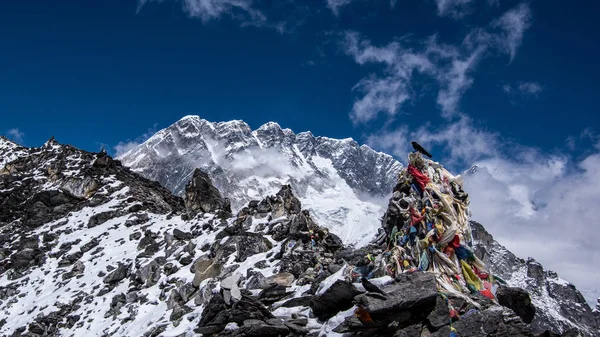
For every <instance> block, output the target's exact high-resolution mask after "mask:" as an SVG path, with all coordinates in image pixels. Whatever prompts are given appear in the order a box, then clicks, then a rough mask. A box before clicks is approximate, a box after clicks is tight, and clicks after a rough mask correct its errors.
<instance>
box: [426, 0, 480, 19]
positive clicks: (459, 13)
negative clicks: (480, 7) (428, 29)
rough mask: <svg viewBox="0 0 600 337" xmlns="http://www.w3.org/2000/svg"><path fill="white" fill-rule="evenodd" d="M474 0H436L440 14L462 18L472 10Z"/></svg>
mask: <svg viewBox="0 0 600 337" xmlns="http://www.w3.org/2000/svg"><path fill="white" fill-rule="evenodd" d="M473 2H474V0H435V3H436V5H437V13H438V15H439V16H450V17H452V18H455V19H460V18H462V17H464V16H466V15H468V14H470V13H471V12H472V8H471V6H472V5H473Z"/></svg>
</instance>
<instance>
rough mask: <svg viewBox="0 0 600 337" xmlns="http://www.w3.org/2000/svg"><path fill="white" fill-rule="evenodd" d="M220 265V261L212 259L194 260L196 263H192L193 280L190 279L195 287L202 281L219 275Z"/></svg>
mask: <svg viewBox="0 0 600 337" xmlns="http://www.w3.org/2000/svg"><path fill="white" fill-rule="evenodd" d="M221 267H222V265H221V263H220V262H213V260H210V259H202V260H199V261H196V263H194V280H193V281H192V284H193V285H194V286H195V287H199V286H200V283H202V281H204V280H206V279H208V278H212V277H217V276H219V274H220V273H221Z"/></svg>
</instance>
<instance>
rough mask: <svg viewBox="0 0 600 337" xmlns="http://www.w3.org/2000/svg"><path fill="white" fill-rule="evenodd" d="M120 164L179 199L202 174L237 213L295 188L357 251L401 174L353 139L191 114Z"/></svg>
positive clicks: (396, 164) (370, 233) (384, 156)
mask: <svg viewBox="0 0 600 337" xmlns="http://www.w3.org/2000/svg"><path fill="white" fill-rule="evenodd" d="M118 159H120V160H121V161H122V162H123V164H124V165H126V166H128V167H130V168H131V169H132V170H134V171H135V172H138V173H140V174H142V175H144V176H146V177H147V178H150V179H153V180H157V181H159V182H160V183H161V184H163V185H164V186H166V187H167V188H169V189H170V190H172V191H173V192H174V193H176V194H181V193H182V191H183V188H184V185H185V183H186V181H187V180H188V179H189V177H190V175H191V172H192V171H193V170H194V169H195V168H200V169H202V170H204V171H206V172H207V173H208V174H209V175H210V177H211V178H212V180H213V181H214V183H215V186H216V187H217V188H218V189H219V190H220V191H221V192H222V193H223V195H224V196H226V197H228V198H230V199H231V202H232V207H233V209H234V210H237V209H240V208H241V207H242V206H243V205H245V204H247V203H248V202H250V201H251V200H257V199H260V198H261V197H262V196H264V195H268V194H273V193H275V192H276V191H277V190H279V188H280V187H281V186H283V185H286V184H290V185H292V188H293V189H294V191H295V193H296V194H297V195H298V197H299V198H300V200H301V201H302V203H303V204H304V205H306V207H307V209H308V210H310V211H311V212H313V214H314V216H315V217H316V218H317V220H318V221H319V222H321V223H323V225H324V226H326V227H328V228H330V229H331V230H333V231H334V232H336V233H337V234H339V235H340V236H341V237H342V238H343V239H344V242H345V243H348V244H350V243H355V244H359V245H364V244H366V243H367V242H368V241H369V240H370V239H371V237H372V236H373V235H374V234H375V232H376V230H377V228H378V227H379V219H378V217H379V216H380V215H381V214H382V213H383V208H384V207H385V206H386V204H387V198H388V197H389V195H390V191H391V190H392V187H393V186H394V184H395V182H396V176H397V173H398V172H399V171H400V170H401V168H402V164H400V163H399V162H398V161H396V160H395V159H394V158H393V157H391V156H390V155H388V154H384V153H381V152H376V151H374V150H372V149H371V148H370V147H368V146H366V145H359V144H358V143H357V142H356V141H354V140H352V139H351V138H347V139H341V140H339V139H333V138H329V137H315V136H314V135H313V134H312V133H311V132H308V131H306V132H301V133H298V134H295V133H294V132H293V131H292V130H291V129H287V128H286V129H283V128H281V126H280V125H279V124H278V123H275V122H269V123H265V124H263V125H261V126H260V127H259V128H257V129H256V130H252V129H251V128H250V126H249V125H248V124H246V123H245V122H243V121H241V120H234V121H227V122H209V121H207V120H204V119H201V118H200V117H198V116H191V115H190V116H185V117H183V118H182V119H180V120H179V121H177V122H176V123H174V124H173V125H171V126H169V127H167V128H165V129H162V130H160V131H158V132H157V133H156V134H155V135H153V136H152V137H150V138H149V139H148V140H147V141H146V142H144V143H143V144H140V145H139V146H138V147H136V148H133V149H131V150H130V151H129V152H127V153H125V154H123V155H121V156H120V157H118ZM342 228H343V229H342ZM361 232H362V234H358V233H361Z"/></svg>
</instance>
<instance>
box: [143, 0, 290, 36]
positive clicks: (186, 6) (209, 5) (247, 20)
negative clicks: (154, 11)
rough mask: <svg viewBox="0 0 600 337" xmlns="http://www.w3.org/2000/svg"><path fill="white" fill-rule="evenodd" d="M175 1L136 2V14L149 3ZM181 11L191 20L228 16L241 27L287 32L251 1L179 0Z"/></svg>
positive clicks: (282, 24) (207, 20)
mask: <svg viewBox="0 0 600 337" xmlns="http://www.w3.org/2000/svg"><path fill="white" fill-rule="evenodd" d="M163 1H175V0H138V12H139V11H140V10H141V9H142V8H143V7H144V6H147V5H148V4H149V3H151V2H163ZM179 2H180V3H181V5H182V9H183V11H184V12H185V13H186V14H187V15H188V16H190V17H191V18H199V19H201V20H202V21H203V22H205V23H206V22H209V21H212V20H218V19H220V18H221V17H223V16H229V17H231V18H233V19H234V20H237V21H239V22H240V23H241V25H242V26H255V27H262V28H271V29H274V30H276V31H278V32H280V33H283V32H285V31H286V30H287V28H286V23H285V22H283V21H281V22H279V21H273V22H271V21H269V20H268V19H267V16H266V14H265V13H264V11H262V10H260V9H258V8H257V7H256V6H255V1H253V0H181V1H179Z"/></svg>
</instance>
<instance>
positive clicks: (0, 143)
mask: <svg viewBox="0 0 600 337" xmlns="http://www.w3.org/2000/svg"><path fill="white" fill-rule="evenodd" d="M26 155H27V149H26V148H24V147H22V146H20V145H18V144H16V143H13V142H12V141H10V140H8V139H7V138H5V137H4V136H0V169H2V168H3V167H4V165H5V164H6V163H8V162H11V161H13V160H15V159H17V158H20V157H23V156H26Z"/></svg>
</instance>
